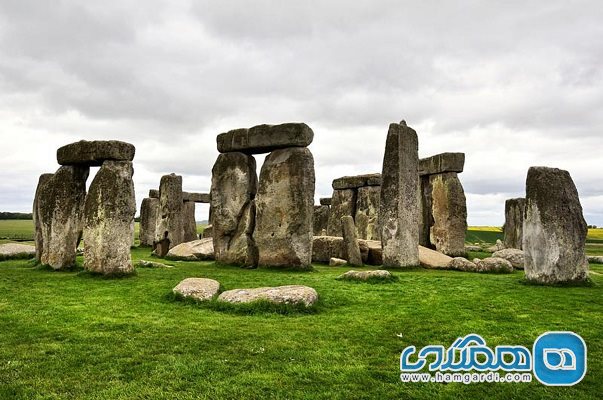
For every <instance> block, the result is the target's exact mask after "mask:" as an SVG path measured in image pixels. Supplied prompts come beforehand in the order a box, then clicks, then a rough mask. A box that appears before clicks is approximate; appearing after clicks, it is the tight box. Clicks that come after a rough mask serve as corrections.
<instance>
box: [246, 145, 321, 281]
mask: <svg viewBox="0 0 603 400" xmlns="http://www.w3.org/2000/svg"><path fill="white" fill-rule="evenodd" d="M314 184H315V178H314V158H313V157H312V153H311V152H310V150H309V149H307V148H298V147H296V148H288V149H282V150H275V151H273V152H272V153H270V154H269V155H268V157H266V160H265V161H264V165H263V166H262V170H261V173H260V186H259V189H258V194H257V197H256V207H257V220H256V229H255V233H254V238H255V242H256V244H257V247H258V251H259V265H262V266H273V267H295V268H302V269H304V268H310V266H311V265H310V264H311V262H312V231H313V217H314Z"/></svg>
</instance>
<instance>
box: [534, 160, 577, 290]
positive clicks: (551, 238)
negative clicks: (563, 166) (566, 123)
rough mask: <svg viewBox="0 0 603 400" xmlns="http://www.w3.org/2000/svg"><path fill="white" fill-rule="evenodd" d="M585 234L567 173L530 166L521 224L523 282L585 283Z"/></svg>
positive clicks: (574, 191)
mask: <svg viewBox="0 0 603 400" xmlns="http://www.w3.org/2000/svg"><path fill="white" fill-rule="evenodd" d="M587 232H588V229H587V225H586V221H585V220H584V216H583V214H582V206H581V205H580V199H579V197H578V191H577V190H576V186H575V185H574V182H573V181H572V178H571V176H570V174H569V172H567V171H564V170H560V169H556V168H546V167H531V168H530V169H529V171H528V177H527V180H526V211H525V219H524V223H523V250H524V253H525V274H526V279H528V280H530V281H534V282H537V283H542V284H554V283H563V282H581V281H585V280H587V279H588V261H587V259H586V256H585V254H584V245H585V243H586V235H587Z"/></svg>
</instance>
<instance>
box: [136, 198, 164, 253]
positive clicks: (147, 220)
mask: <svg viewBox="0 0 603 400" xmlns="http://www.w3.org/2000/svg"><path fill="white" fill-rule="evenodd" d="M158 215H159V199H158V198H157V199H155V198H146V199H142V204H141V205H140V228H139V233H138V236H139V239H140V245H141V246H153V241H154V240H155V229H156V228H157V217H158Z"/></svg>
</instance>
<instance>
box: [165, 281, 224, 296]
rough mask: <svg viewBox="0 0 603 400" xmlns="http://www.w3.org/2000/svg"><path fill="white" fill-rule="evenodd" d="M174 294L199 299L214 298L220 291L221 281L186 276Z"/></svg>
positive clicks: (174, 290)
mask: <svg viewBox="0 0 603 400" xmlns="http://www.w3.org/2000/svg"><path fill="white" fill-rule="evenodd" d="M172 291H173V292H174V294H176V295H178V296H182V297H184V298H190V299H195V300H198V301H208V300H212V299H213V298H214V297H216V296H217V295H218V293H219V292H220V282H218V281H215V280H213V279H206V278H186V279H184V280H183V281H181V282H180V283H179V284H178V285H177V286H176V287H175V288H174V289H172Z"/></svg>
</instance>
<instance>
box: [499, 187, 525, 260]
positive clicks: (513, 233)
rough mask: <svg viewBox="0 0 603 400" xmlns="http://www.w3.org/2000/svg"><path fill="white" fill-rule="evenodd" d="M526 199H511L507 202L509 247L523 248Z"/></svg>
mask: <svg viewBox="0 0 603 400" xmlns="http://www.w3.org/2000/svg"><path fill="white" fill-rule="evenodd" d="M525 209H526V199H524V198H518V199H509V200H507V201H506V202H505V226H504V229H503V231H504V235H505V238H504V239H505V240H504V242H505V247H506V248H508V249H519V250H521V249H522V248H523V215H524V213H525Z"/></svg>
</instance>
